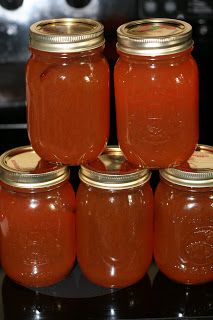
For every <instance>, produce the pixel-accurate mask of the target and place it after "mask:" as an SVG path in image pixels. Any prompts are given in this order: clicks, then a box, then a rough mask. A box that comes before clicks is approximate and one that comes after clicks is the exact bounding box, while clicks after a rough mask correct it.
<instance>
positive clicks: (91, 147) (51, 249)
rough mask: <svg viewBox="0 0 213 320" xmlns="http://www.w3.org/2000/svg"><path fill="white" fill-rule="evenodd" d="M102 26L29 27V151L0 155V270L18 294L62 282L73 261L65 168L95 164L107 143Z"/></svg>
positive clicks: (60, 22) (80, 22) (54, 23)
mask: <svg viewBox="0 0 213 320" xmlns="http://www.w3.org/2000/svg"><path fill="white" fill-rule="evenodd" d="M103 47H104V36H103V25H102V24H101V23H99V22H97V21H94V20H90V19H53V20H44V21H39V22H36V23H34V24H33V25H32V26H31V27H30V51H31V57H30V59H29V61H28V63H27V68H26V97H27V117H28V133H29V138H30V141H31V144H32V147H31V146H27V147H20V148H17V149H13V150H9V151H8V152H6V153H4V154H3V155H2V156H1V159H0V166H1V215H2V217H1V218H2V219H1V231H2V232H1V234H2V243H1V247H2V266H3V268H4V270H5V272H6V274H7V275H9V277H11V279H13V280H14V281H16V282H17V283H19V284H22V285H24V286H34V287H40V286H46V285H51V284H54V283H56V282H57V281H59V280H61V279H63V278H64V277H65V276H66V275H67V274H68V272H69V271H70V270H71V268H72V266H73V264H74V261H75V257H76V240H75V217H74V212H75V207H76V205H75V197H74V192H73V189H72V187H71V186H70V184H69V183H68V178H69V169H68V167H67V166H66V165H79V164H80V163H84V162H87V161H89V160H90V161H91V160H95V159H96V158H97V156H98V155H99V154H100V153H101V152H102V151H103V150H104V148H105V146H106V144H107V140H108V135H109V68H108V64H107V62H106V59H105V58H104V56H103Z"/></svg>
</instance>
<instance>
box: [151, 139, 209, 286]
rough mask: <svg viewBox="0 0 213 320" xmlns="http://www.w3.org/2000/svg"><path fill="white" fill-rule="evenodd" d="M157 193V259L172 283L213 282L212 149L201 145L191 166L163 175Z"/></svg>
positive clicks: (166, 171) (189, 161)
mask: <svg viewBox="0 0 213 320" xmlns="http://www.w3.org/2000/svg"><path fill="white" fill-rule="evenodd" d="M160 175H161V181H160V183H159V185H158V187H157V190H156V193H155V237H154V238H155V244H154V255H155V259H156V262H157V264H158V267H159V269H160V270H161V272H162V273H164V274H165V275H166V276H167V277H169V278H170V279H172V280H175V281H178V282H181V283H185V284H200V283H204V282H208V281H212V280H213V147H210V146H204V145H200V146H198V147H197V149H196V151H195V152H194V153H193V155H192V157H191V158H190V159H189V160H188V162H186V163H184V164H182V165H181V166H179V167H178V168H169V169H164V170H161V171H160Z"/></svg>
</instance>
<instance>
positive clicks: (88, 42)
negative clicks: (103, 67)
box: [29, 18, 105, 53]
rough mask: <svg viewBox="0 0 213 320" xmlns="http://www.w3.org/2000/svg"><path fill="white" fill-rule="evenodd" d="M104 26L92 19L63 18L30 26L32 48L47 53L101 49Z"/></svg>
mask: <svg viewBox="0 0 213 320" xmlns="http://www.w3.org/2000/svg"><path fill="white" fill-rule="evenodd" d="M103 32H104V27H103V25H102V24H101V23H100V22H98V21H95V20H92V19H85V18H81V19H78V18H63V19H51V20H42V21H38V22H36V23H34V24H32V25H31V26H30V44H29V45H30V47H31V48H34V49H38V50H41V51H47V52H62V53H63V52H64V53H65V52H81V51H86V50H91V49H95V48H98V47H101V46H102V45H103V44H104V42H105V40H104V34H103Z"/></svg>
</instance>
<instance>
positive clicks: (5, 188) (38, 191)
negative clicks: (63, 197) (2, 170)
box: [0, 178, 69, 194]
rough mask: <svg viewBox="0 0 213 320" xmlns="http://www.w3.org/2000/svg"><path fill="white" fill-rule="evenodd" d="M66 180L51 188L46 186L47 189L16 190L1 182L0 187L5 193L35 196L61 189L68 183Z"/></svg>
mask: <svg viewBox="0 0 213 320" xmlns="http://www.w3.org/2000/svg"><path fill="white" fill-rule="evenodd" d="M68 179H69V178H67V179H66V180H64V181H62V182H61V183H58V184H56V185H53V186H48V187H45V188H44V187H43V188H17V187H14V186H10V185H8V184H6V183H4V182H1V184H0V187H1V188H2V189H4V190H6V191H9V192H15V193H30V194H32V193H33V194H35V193H45V192H49V191H52V190H54V189H58V188H60V187H63V186H64V185H65V184H67V183H68Z"/></svg>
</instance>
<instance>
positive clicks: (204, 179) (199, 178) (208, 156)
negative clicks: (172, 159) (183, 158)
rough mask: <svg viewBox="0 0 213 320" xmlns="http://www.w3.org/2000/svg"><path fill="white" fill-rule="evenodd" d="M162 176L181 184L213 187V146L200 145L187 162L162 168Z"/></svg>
mask: <svg viewBox="0 0 213 320" xmlns="http://www.w3.org/2000/svg"><path fill="white" fill-rule="evenodd" d="M160 174H161V176H162V177H163V178H164V179H166V180H168V181H170V182H172V183H174V184H177V185H180V186H186V187H197V188H202V187H203V188H206V187H213V147H211V146H206V145H198V146H197V148H196V150H195V151H194V153H193V154H192V156H191V157H190V158H189V160H188V161H187V162H185V163H184V164H182V165H180V166H178V167H177V168H168V169H162V170H160Z"/></svg>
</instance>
